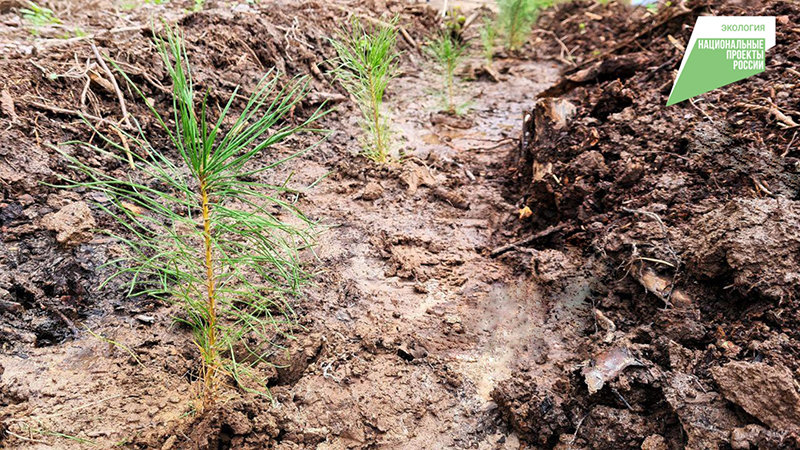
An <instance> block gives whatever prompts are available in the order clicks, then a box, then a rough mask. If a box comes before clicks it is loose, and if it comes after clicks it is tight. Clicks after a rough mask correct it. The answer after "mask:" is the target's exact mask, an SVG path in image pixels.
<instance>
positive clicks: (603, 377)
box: [583, 347, 643, 394]
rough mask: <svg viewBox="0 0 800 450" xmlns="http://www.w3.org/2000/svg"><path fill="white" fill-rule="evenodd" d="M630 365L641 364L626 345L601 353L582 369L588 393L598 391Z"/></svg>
mask: <svg viewBox="0 0 800 450" xmlns="http://www.w3.org/2000/svg"><path fill="white" fill-rule="evenodd" d="M631 366H643V364H642V363H641V362H639V360H637V359H636V358H634V357H633V355H631V351H630V350H629V349H628V348H627V347H616V348H613V349H611V350H608V351H605V352H603V353H601V354H600V355H598V356H597V357H595V358H594V360H593V361H592V364H591V365H590V366H589V367H586V368H584V370H583V377H584V380H585V381H586V386H588V387H589V393H590V394H594V393H595V392H597V391H599V390H600V389H602V388H603V386H604V385H605V384H606V383H607V382H609V381H611V380H613V379H615V378H617V377H618V376H619V374H621V373H622V372H623V371H624V370H625V369H627V368H628V367H631Z"/></svg>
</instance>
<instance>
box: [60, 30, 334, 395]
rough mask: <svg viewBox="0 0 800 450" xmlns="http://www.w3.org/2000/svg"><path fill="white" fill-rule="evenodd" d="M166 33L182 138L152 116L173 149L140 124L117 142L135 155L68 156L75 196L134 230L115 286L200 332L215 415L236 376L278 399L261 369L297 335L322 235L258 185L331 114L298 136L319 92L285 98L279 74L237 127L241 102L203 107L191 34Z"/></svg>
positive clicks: (83, 145) (106, 142)
mask: <svg viewBox="0 0 800 450" xmlns="http://www.w3.org/2000/svg"><path fill="white" fill-rule="evenodd" d="M165 33H166V39H158V40H157V44H158V46H159V49H160V53H161V57H162V59H163V62H164V65H165V66H166V68H167V71H168V73H169V75H170V78H171V80H172V84H173V95H172V108H173V114H174V115H173V117H172V121H173V122H174V124H173V125H172V127H170V126H168V125H167V120H166V119H164V118H162V116H161V115H160V114H159V113H158V112H157V111H156V109H155V107H154V106H153V105H151V104H150V103H149V102H148V106H149V108H150V111H151V113H152V114H153V117H154V118H155V121H156V123H157V124H159V125H160V127H161V128H162V129H163V130H164V132H165V133H166V135H167V136H166V137H167V138H168V139H167V142H168V145H164V144H163V143H162V144H159V146H156V145H155V144H153V143H151V142H150V141H148V139H147V138H146V137H145V133H144V132H143V131H142V128H141V127H140V126H139V122H138V121H137V120H136V119H135V118H132V119H133V122H134V123H135V124H136V125H135V127H136V128H137V132H127V131H124V130H116V131H115V132H118V133H121V134H122V135H123V136H125V137H126V139H124V140H123V143H124V145H120V144H119V143H117V142H115V141H114V140H113V139H111V138H110V137H109V136H107V135H104V134H102V133H99V132H98V131H97V130H94V131H95V132H98V135H99V136H100V137H101V138H102V142H99V143H94V144H93V143H88V142H70V143H66V144H65V145H64V146H62V147H60V148H59V151H60V152H61V154H62V155H64V157H65V158H67V160H68V161H69V163H70V167H71V168H72V169H73V171H74V173H76V174H78V175H76V176H75V177H73V178H68V179H67V181H66V183H64V185H65V186H66V187H72V188H79V189H84V190H86V189H89V190H93V191H96V192H98V193H100V194H102V195H100V197H101V198H104V199H105V200H102V201H99V202H98V207H99V208H100V209H101V210H102V211H104V212H105V213H107V214H109V215H110V216H111V217H113V218H114V219H115V220H116V223H117V224H118V228H119V229H121V230H123V231H122V232H119V233H116V234H112V232H111V231H109V233H110V234H112V235H114V236H115V237H116V238H117V239H118V240H119V241H120V242H122V243H124V244H127V247H128V252H127V256H124V257H122V258H121V259H118V260H115V261H112V262H110V263H109V264H111V265H113V266H114V267H115V268H116V269H115V270H116V273H115V275H113V276H112V278H113V277H117V276H121V277H123V279H126V282H127V283H128V286H129V292H128V293H129V295H131V296H136V295H149V296H154V297H159V298H163V299H166V300H169V301H173V302H175V303H176V304H177V305H179V306H180V313H179V314H178V317H177V318H176V320H178V321H179V322H181V323H184V324H186V325H188V327H189V328H190V329H191V330H192V331H193V337H194V343H195V345H196V346H197V348H198V350H199V352H200V355H201V361H202V364H201V368H200V370H199V372H198V378H199V381H200V382H199V383H198V386H199V387H200V389H199V392H198V394H199V395H198V398H199V399H200V400H201V402H200V403H201V404H200V405H198V406H199V407H205V406H208V405H210V404H212V403H213V402H214V401H215V398H216V397H217V395H218V387H219V386H220V383H221V382H222V381H223V377H224V376H228V377H230V379H232V380H234V381H235V382H236V384H237V385H238V386H239V387H242V388H244V389H247V390H254V391H257V392H262V393H265V394H266V393H267V390H266V384H265V383H264V380H263V379H262V378H260V377H258V375H257V373H258V369H257V366H258V364H260V363H265V362H266V358H267V357H268V356H269V355H271V354H272V353H273V352H275V350H276V347H275V345H276V344H273V343H272V342H275V338H276V337H279V336H280V335H281V333H286V332H287V330H288V332H291V326H292V323H293V320H294V317H293V313H292V309H291V306H290V303H289V300H290V298H291V297H292V296H293V295H296V294H297V293H298V289H299V287H300V285H301V283H302V282H303V281H304V280H305V279H307V277H308V275H307V274H306V273H305V272H304V271H303V269H302V267H301V264H300V262H299V260H298V251H299V250H300V249H302V248H303V247H305V246H307V245H309V244H310V242H311V238H312V236H311V226H312V224H311V222H310V221H309V220H308V219H306V217H305V216H304V215H303V214H302V212H300V211H299V210H298V209H297V208H296V207H295V206H294V205H293V204H292V203H291V202H289V201H287V200H285V199H284V196H283V192H282V191H285V190H286V189H285V188H284V187H283V186H282V185H280V184H279V185H270V184H266V183H265V182H260V181H258V180H259V179H260V177H263V176H266V175H267V174H268V173H270V172H271V170H272V169H274V168H276V167H277V166H279V165H281V164H283V163H285V162H286V161H287V160H288V159H291V157H288V158H281V159H277V160H274V161H272V162H270V163H257V162H256V160H257V157H259V156H261V155H263V154H264V153H265V152H266V151H268V150H269V149H270V147H271V146H272V145H273V144H276V143H278V142H281V141H283V140H285V139H286V138H288V137H289V136H291V135H293V134H295V133H298V132H300V131H302V130H304V129H307V128H308V126H309V124H311V123H312V122H313V121H315V120H316V119H318V118H319V117H320V116H321V115H322V114H324V112H322V111H321V110H317V111H316V112H315V113H313V114H312V115H311V116H310V117H309V118H308V119H306V120H305V121H303V122H302V123H300V124H299V125H290V124H287V122H286V120H285V119H286V117H287V114H290V112H291V111H293V110H294V107H295V106H296V105H297V104H298V103H299V102H300V100H301V99H303V97H304V96H305V94H306V92H307V83H306V82H305V81H304V80H301V79H295V80H294V81H292V82H290V83H289V84H288V85H287V86H285V87H283V88H279V87H278V86H279V82H280V77H279V76H278V74H276V73H268V74H267V75H266V76H265V77H264V78H263V79H262V81H261V83H260V84H259V86H258V88H257V89H256V91H255V93H253V95H252V96H251V97H250V98H249V100H247V102H246V104H245V105H244V108H243V110H242V112H241V114H240V115H239V116H238V117H236V118H234V117H230V116H231V115H232V113H231V111H232V105H233V101H234V98H236V97H237V95H236V92H234V95H233V96H231V99H230V100H229V101H228V102H227V104H226V105H225V106H224V108H222V110H221V111H214V110H212V108H211V107H210V105H209V103H208V101H207V98H208V94H206V95H205V96H203V97H202V99H198V98H196V95H195V90H194V85H193V83H192V75H191V69H190V65H189V61H188V56H187V53H186V49H185V47H184V45H183V41H182V38H181V36H180V34H179V33H178V32H176V31H173V30H171V29H169V28H168V27H167V30H166V32H165ZM111 62H112V63H113V61H111ZM115 67H116V68H117V70H119V71H120V73H122V75H123V76H124V78H125V79H126V80H127V82H128V83H129V85H130V86H131V88H132V89H133V90H134V91H136V92H137V93H138V94H139V95H141V96H142V98H143V99H144V95H143V94H142V92H141V91H140V90H139V88H138V87H137V86H136V85H135V84H134V83H133V82H132V81H131V80H130V78H128V77H127V76H126V75H125V74H124V72H122V70H121V69H120V68H119V67H118V66H116V65H115ZM237 91H238V90H237ZM212 116H216V120H214V119H212ZM295 156H296V155H295ZM129 157H131V159H130V160H129ZM98 160H100V161H103V162H104V163H103V166H104V167H97V166H98V164H97V162H96V161H98ZM87 161H93V163H90V162H87ZM131 164H132V167H131ZM290 222H291V223H293V224H290ZM297 224H299V225H297ZM287 327H288V328H287Z"/></svg>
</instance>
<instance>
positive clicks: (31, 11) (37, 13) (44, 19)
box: [19, 1, 61, 35]
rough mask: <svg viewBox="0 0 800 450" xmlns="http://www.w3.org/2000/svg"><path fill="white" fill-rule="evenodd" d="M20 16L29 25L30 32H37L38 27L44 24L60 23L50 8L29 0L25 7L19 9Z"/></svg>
mask: <svg viewBox="0 0 800 450" xmlns="http://www.w3.org/2000/svg"><path fill="white" fill-rule="evenodd" d="M19 12H20V15H21V16H22V18H23V19H24V20H25V21H26V22H28V23H29V24H30V25H31V29H30V32H31V34H34V35H36V34H39V28H41V27H43V26H46V25H55V24H59V23H61V21H60V20H58V17H56V15H55V13H53V10H52V9H49V8H45V7H44V6H39V5H37V4H36V3H34V2H32V1H29V2H28V7H27V8H21V9H20V10H19Z"/></svg>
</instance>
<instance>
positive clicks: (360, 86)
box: [331, 17, 400, 163]
mask: <svg viewBox="0 0 800 450" xmlns="http://www.w3.org/2000/svg"><path fill="white" fill-rule="evenodd" d="M396 23H397V19H396V18H395V19H394V20H393V21H392V22H391V23H389V24H387V25H375V26H373V27H370V28H365V27H364V26H363V25H362V24H361V22H360V21H359V20H358V18H356V17H354V18H353V20H352V21H351V22H350V26H349V28H347V27H345V28H342V30H341V31H340V32H339V34H338V35H337V37H336V38H335V39H331V44H332V45H333V47H334V48H335V49H336V53H337V55H338V57H337V59H336V61H335V64H336V68H335V69H334V75H335V76H336V78H337V79H338V80H339V82H340V83H341V84H342V86H343V87H344V88H345V90H346V91H347V92H348V93H349V94H350V95H351V96H352V97H353V98H354V99H355V101H356V103H357V104H358V108H359V109H360V110H361V126H362V128H363V129H364V132H365V134H366V136H367V138H366V140H365V143H364V148H363V154H364V155H365V156H366V157H368V158H369V159H371V160H373V161H376V162H380V163H383V162H386V161H387V159H388V157H389V149H390V130H389V124H388V123H387V121H386V118H385V117H384V115H383V111H382V109H383V95H384V93H385V92H386V88H387V86H388V85H389V83H390V82H391V80H392V79H393V78H394V77H395V74H396V72H397V63H398V60H399V57H400V54H399V52H398V51H397V49H396V43H397V27H396V26H395V25H396Z"/></svg>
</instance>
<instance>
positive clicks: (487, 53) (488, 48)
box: [480, 17, 497, 66]
mask: <svg viewBox="0 0 800 450" xmlns="http://www.w3.org/2000/svg"><path fill="white" fill-rule="evenodd" d="M480 33H481V47H482V50H483V58H484V59H485V60H486V65H488V66H491V65H492V60H493V59H494V43H495V41H496V40H497V27H495V24H494V21H492V19H490V18H488V17H487V18H485V19H484V20H483V26H482V27H481V29H480Z"/></svg>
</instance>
